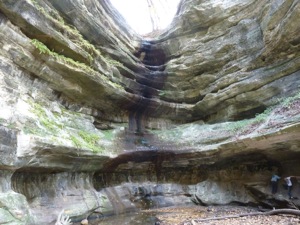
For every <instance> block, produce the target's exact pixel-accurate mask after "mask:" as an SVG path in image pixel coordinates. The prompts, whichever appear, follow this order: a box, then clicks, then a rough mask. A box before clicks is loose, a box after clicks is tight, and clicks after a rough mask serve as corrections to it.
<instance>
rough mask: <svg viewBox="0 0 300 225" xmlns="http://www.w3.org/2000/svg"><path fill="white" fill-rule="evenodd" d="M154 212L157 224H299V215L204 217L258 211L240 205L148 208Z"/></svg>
mask: <svg viewBox="0 0 300 225" xmlns="http://www.w3.org/2000/svg"><path fill="white" fill-rule="evenodd" d="M148 212H152V213H155V214H156V217H157V218H158V220H159V222H156V224H157V225H197V224H209V225H241V224H242V225H250V224H251V225H252V224H253V225H254V224H255V225H294V224H300V216H295V215H287V214H284V215H270V216H265V215H259V216H244V217H239V218H228V219H220V220H206V221H200V220H201V219H205V218H215V217H224V216H234V215H239V214H246V213H254V212H259V210H258V208H252V207H242V206H209V207H205V206H191V207H180V208H163V209H157V210H149V211H148Z"/></svg>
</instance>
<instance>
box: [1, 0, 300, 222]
mask: <svg viewBox="0 0 300 225" xmlns="http://www.w3.org/2000/svg"><path fill="white" fill-rule="evenodd" d="M299 11H300V4H299V1H296V0H294V1H293V0H287V1H280V0H273V1H267V0H265V1H258V0H247V1H245V0H243V1H241V0H238V1H230V0H226V1H215V0H210V1H202V0H193V1H191V0H183V1H182V2H181V4H180V7H179V9H178V13H177V16H176V18H175V19H174V21H173V23H172V24H171V25H170V26H169V28H168V29H166V30H165V31H163V32H161V34H160V35H159V36H158V37H156V38H152V39H151V38H150V37H149V38H145V37H144V38H142V37H141V36H138V35H137V34H136V33H135V32H134V31H132V30H131V29H130V28H129V27H128V26H127V25H126V23H125V22H124V20H123V19H122V17H121V16H120V15H119V13H118V12H116V11H115V9H113V8H112V7H111V5H110V3H109V1H73V0H72V1H69V0H66V1H58V0H57V1H56V0H54V1H53V0H51V1H48V0H41V1H34V0H20V1H14V0H3V1H1V2H0V46H1V48H0V87H1V88H0V112H1V113H0V156H1V157H0V181H1V184H0V223H8V224H9V223H11V224H30V225H31V224H53V223H54V222H55V220H56V218H57V216H58V214H59V212H61V211H62V210H63V212H64V214H65V215H68V216H70V217H71V219H72V221H73V222H75V221H80V220H81V219H84V218H85V217H87V216H89V215H93V216H99V215H100V214H101V213H104V214H106V215H111V214H117V213H124V212H128V211H134V210H139V209H143V208H149V207H163V206H171V205H180V204H202V205H209V204H229V203H233V202H235V203H239V204H260V205H263V206H267V207H283V206H288V205H289V202H288V199H287V198H286V196H287V195H286V193H285V191H284V190H281V189H280V191H279V193H278V194H277V195H274V196H272V197H271V196H270V189H269V180H270V176H271V174H272V173H273V172H274V171H276V172H278V173H280V175H281V176H282V177H284V176H288V175H295V176H296V175H300V174H299V172H298V171H299V165H300V164H299V160H298V159H299V152H300V142H299V136H300V126H299V121H300V117H299V115H300V114H299V111H300V96H299V84H300V83H299V79H298V77H299V65H300V63H299V60H300V58H299V46H300V45H299V40H300V37H299V34H300V32H299V25H298V24H299V16H298V15H299ZM142 43H149V45H150V46H151V48H152V50H153V51H152V52H151V53H149V52H147V51H146V50H145V49H144V50H145V51H144V50H143V45H142ZM158 58H159V60H157V59H158ZM140 106H143V108H141V109H139V108H138V107H140ZM144 106H145V107H146V108H144ZM270 106H273V107H270ZM266 109H267V110H266ZM137 112H138V113H137ZM136 115H138V116H136ZM130 118H134V120H135V121H134V123H136V124H135V125H132V124H131V123H130V121H131V122H132V120H130ZM139 122H142V123H141V124H140V128H142V129H139V125H138V124H139ZM137 131H138V132H137ZM281 182H282V180H281ZM294 183H295V184H296V185H297V180H294ZM295 195H298V193H295ZM294 203H295V204H296V205H300V203H299V202H294ZM99 207H100V208H99Z"/></svg>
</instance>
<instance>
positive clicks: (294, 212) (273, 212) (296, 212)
mask: <svg viewBox="0 0 300 225" xmlns="http://www.w3.org/2000/svg"><path fill="white" fill-rule="evenodd" d="M278 214H290V215H296V216H300V210H296V209H274V210H271V211H267V212H254V213H244V214H238V215H232V216H220V217H210V218H205V219H195V220H194V221H195V222H203V221H209V220H222V219H230V218H239V217H244V216H269V215H278Z"/></svg>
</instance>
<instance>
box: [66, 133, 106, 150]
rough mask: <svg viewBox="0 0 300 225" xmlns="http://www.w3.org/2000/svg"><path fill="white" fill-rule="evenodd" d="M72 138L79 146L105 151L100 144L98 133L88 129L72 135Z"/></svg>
mask: <svg viewBox="0 0 300 225" xmlns="http://www.w3.org/2000/svg"><path fill="white" fill-rule="evenodd" d="M70 139H71V141H72V142H73V144H74V145H75V146H76V147H77V148H88V149H91V150H92V151H93V152H95V153H96V152H102V151H103V149H102V148H101V147H100V146H99V145H98V141H99V139H100V137H99V136H98V135H96V134H93V133H90V132H87V131H79V132H78V136H75V135H71V136H70Z"/></svg>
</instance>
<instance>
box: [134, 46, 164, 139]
mask: <svg viewBox="0 0 300 225" xmlns="http://www.w3.org/2000/svg"><path fill="white" fill-rule="evenodd" d="M135 56H136V57H138V58H139V59H140V60H141V62H142V63H143V64H144V67H142V69H140V70H139V71H136V73H137V74H138V77H139V78H138V79H137V82H138V83H139V84H140V85H141V88H140V90H139V93H138V94H139V96H140V97H139V98H138V100H137V101H136V102H135V103H134V104H133V105H132V106H130V107H129V132H130V133H132V132H134V133H135V134H137V135H143V133H144V131H145V121H146V119H147V117H148V116H150V115H151V113H152V111H151V110H153V109H152V108H151V104H150V103H151V101H150V99H151V98H154V97H155V96H156V95H157V90H160V89H162V88H163V85H164V79H165V73H164V70H165V58H166V56H165V53H164V51H163V50H162V49H159V48H157V47H156V46H155V45H154V44H153V43H151V42H150V41H142V43H141V47H140V49H139V50H138V51H137V52H136V53H135Z"/></svg>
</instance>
